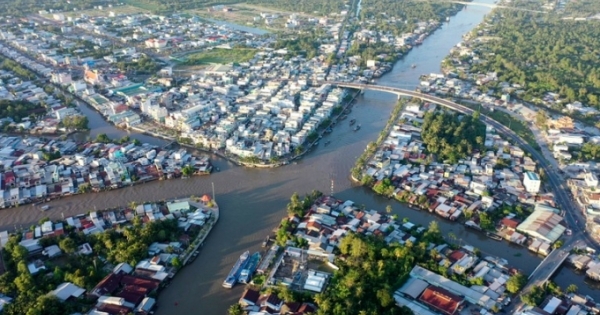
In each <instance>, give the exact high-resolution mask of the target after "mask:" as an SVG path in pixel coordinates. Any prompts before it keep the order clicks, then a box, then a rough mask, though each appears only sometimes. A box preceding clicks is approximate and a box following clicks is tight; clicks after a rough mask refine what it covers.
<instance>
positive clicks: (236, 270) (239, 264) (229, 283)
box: [223, 251, 250, 289]
mask: <svg viewBox="0 0 600 315" xmlns="http://www.w3.org/2000/svg"><path fill="white" fill-rule="evenodd" d="M249 256H250V252H249V251H245V252H244V253H243V254H241V255H240V258H239V259H238V260H237V261H236V262H235V265H233V268H231V271H229V274H228V275H227V278H225V281H223V287H224V288H227V289H231V288H233V286H234V285H235V284H236V283H237V281H238V278H239V277H240V272H241V271H242V269H244V268H246V263H247V262H248V257H249Z"/></svg>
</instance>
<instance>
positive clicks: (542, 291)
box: [507, 281, 577, 306]
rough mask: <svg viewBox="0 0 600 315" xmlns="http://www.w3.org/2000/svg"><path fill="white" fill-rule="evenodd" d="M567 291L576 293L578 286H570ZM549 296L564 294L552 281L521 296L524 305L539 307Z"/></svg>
mask: <svg viewBox="0 0 600 315" xmlns="http://www.w3.org/2000/svg"><path fill="white" fill-rule="evenodd" d="M507 289H508V286H507ZM567 289H568V290H569V292H575V291H577V286H575V285H570V286H568V287H567ZM548 294H553V295H555V296H561V295H562V294H563V292H562V290H561V288H560V287H559V286H558V285H556V284H555V283H554V282H552V281H550V282H547V283H545V284H543V285H542V286H535V287H533V288H531V291H529V293H527V294H524V295H523V296H521V300H522V301H523V303H525V304H527V305H530V306H539V305H540V304H542V302H543V301H544V299H546V296H548Z"/></svg>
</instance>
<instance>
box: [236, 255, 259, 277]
mask: <svg viewBox="0 0 600 315" xmlns="http://www.w3.org/2000/svg"><path fill="white" fill-rule="evenodd" d="M259 262H260V253H259V252H256V253H254V254H252V256H251V257H250V259H248V263H247V264H246V268H244V269H243V270H242V272H241V273H240V277H239V279H238V282H239V283H249V282H250V279H252V275H254V271H256V268H257V267H258V263H259Z"/></svg>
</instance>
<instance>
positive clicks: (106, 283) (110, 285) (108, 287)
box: [92, 273, 122, 296]
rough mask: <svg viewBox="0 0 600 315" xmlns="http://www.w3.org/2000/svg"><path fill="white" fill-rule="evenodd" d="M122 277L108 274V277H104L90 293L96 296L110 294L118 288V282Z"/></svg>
mask: <svg viewBox="0 0 600 315" xmlns="http://www.w3.org/2000/svg"><path fill="white" fill-rule="evenodd" d="M121 278H122V275H120V274H118V275H116V274H114V273H110V274H109V275H108V276H106V277H104V279H102V280H101V281H100V282H98V284H97V285H96V287H95V288H94V290H92V292H93V293H94V294H95V295H97V296H102V295H108V294H112V293H113V292H115V291H116V290H117V288H118V287H119V282H120V281H121Z"/></svg>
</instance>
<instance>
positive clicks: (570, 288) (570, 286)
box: [566, 284, 579, 293]
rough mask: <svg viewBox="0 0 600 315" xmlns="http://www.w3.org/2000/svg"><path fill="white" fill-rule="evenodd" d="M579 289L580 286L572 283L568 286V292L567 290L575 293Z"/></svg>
mask: <svg viewBox="0 0 600 315" xmlns="http://www.w3.org/2000/svg"><path fill="white" fill-rule="evenodd" d="M577 290H579V288H578V287H577V286H576V285H574V284H570V285H569V286H568V287H567V289H566V292H567V293H575V292H577Z"/></svg>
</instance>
